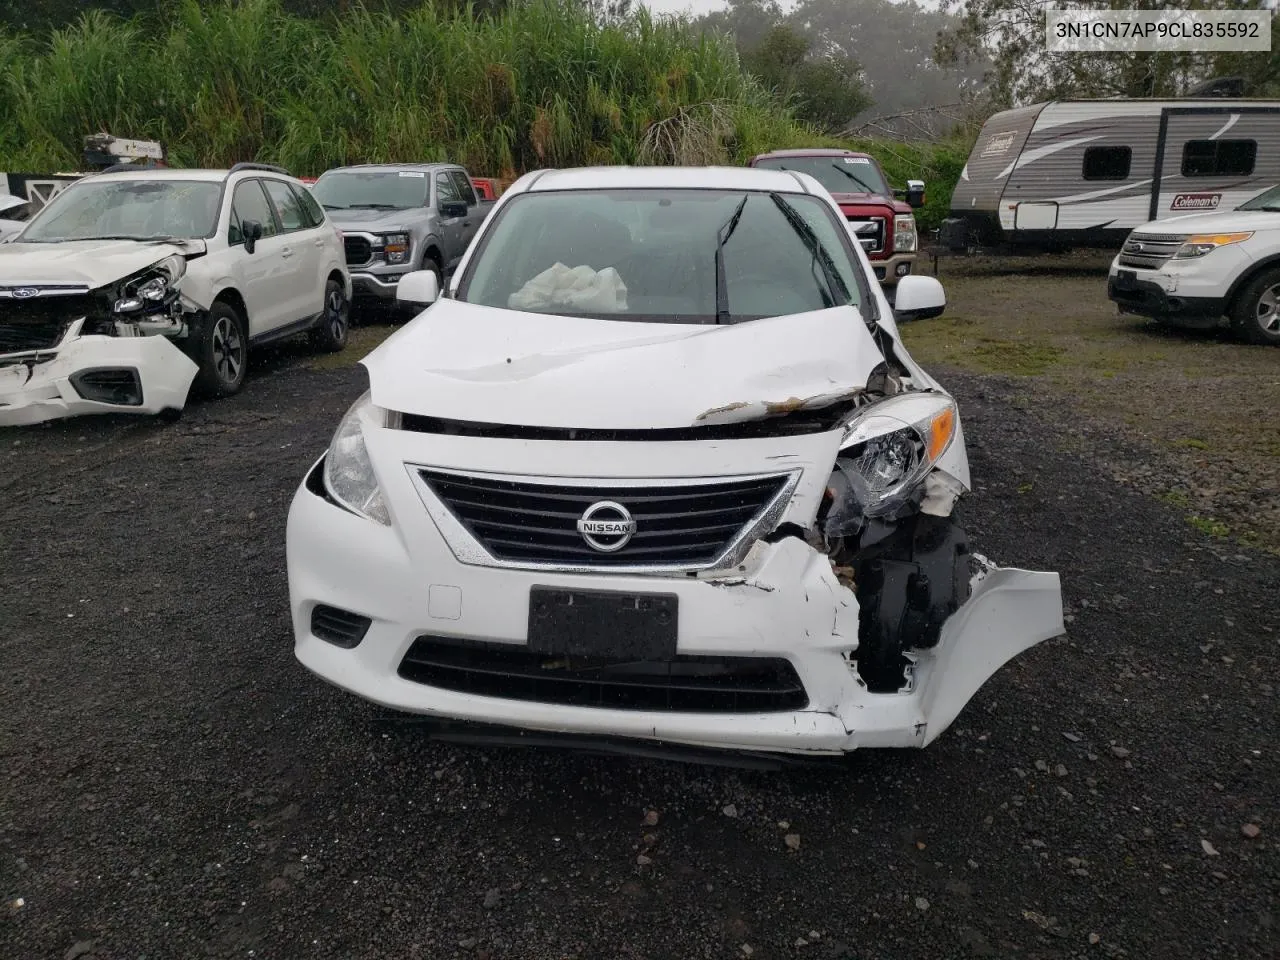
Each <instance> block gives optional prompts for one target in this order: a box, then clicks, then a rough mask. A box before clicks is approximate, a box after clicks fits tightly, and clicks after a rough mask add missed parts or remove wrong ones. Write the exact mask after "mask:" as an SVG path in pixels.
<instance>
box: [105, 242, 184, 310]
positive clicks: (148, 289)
mask: <svg viewBox="0 0 1280 960" xmlns="http://www.w3.org/2000/svg"><path fill="white" fill-rule="evenodd" d="M186 272H187V261H186V258H184V257H180V256H178V255H177V254H176V253H175V254H174V255H173V256H169V257H165V258H164V259H163V260H161V261H160V262H159V263H157V264H154V265H152V266H150V267H147V269H145V270H143V271H141V272H140V273H137V274H135V275H134V276H132V277H129V278H128V279H126V280H125V281H124V282H123V283H121V284H120V288H119V289H120V296H119V298H117V300H116V302H115V305H114V306H113V308H112V309H113V310H114V312H115V313H124V314H129V313H143V312H147V313H154V312H156V311H157V310H158V309H162V308H163V306H164V305H165V304H166V303H167V302H168V301H169V300H170V299H172V297H173V296H174V295H175V293H176V292H177V285H178V281H179V280H181V279H182V277H183V275H184V274H185V273H186Z"/></svg>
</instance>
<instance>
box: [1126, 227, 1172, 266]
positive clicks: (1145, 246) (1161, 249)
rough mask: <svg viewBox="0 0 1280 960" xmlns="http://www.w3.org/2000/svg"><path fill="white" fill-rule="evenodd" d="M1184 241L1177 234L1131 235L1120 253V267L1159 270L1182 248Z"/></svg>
mask: <svg viewBox="0 0 1280 960" xmlns="http://www.w3.org/2000/svg"><path fill="white" fill-rule="evenodd" d="M1184 239H1186V238H1185V237H1183V236H1182V235H1181V234H1176V233H1131V234H1129V239H1128V240H1126V241H1125V242H1124V248H1123V249H1122V250H1121V251H1120V266H1122V267H1136V268H1137V269H1139V270H1159V269H1160V268H1161V267H1162V266H1164V265H1165V263H1166V262H1168V260H1169V258H1171V257H1172V256H1173V255H1174V253H1176V252H1177V250H1178V248H1179V247H1180V246H1182V241H1183V240H1184Z"/></svg>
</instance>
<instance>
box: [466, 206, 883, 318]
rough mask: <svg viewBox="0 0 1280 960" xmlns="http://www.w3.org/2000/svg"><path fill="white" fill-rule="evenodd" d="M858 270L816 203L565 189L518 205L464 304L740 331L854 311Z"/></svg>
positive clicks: (476, 264)
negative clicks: (763, 321)
mask: <svg viewBox="0 0 1280 960" xmlns="http://www.w3.org/2000/svg"><path fill="white" fill-rule="evenodd" d="M858 269H859V268H858V265H857V261H856V260H855V259H854V255H853V254H852V253H851V251H850V249H849V247H848V246H847V234H846V232H845V231H844V230H843V229H842V227H841V225H840V223H839V221H838V220H837V218H836V217H835V215H834V213H833V211H832V210H831V208H830V207H829V206H828V204H827V203H825V202H823V201H822V200H821V199H819V198H818V197H813V196H808V195H805V194H793V193H788V194H769V193H760V192H748V193H744V192H742V191H736V192H734V191H724V190H569V191H560V192H547V193H527V194H522V195H520V196H518V197H514V198H513V199H512V200H511V202H510V203H508V204H507V205H506V206H505V207H504V208H503V210H502V212H501V214H500V219H499V221H498V222H497V223H496V224H494V225H493V227H492V228H491V229H490V230H488V231H486V238H485V239H484V240H483V241H482V244H481V246H480V247H479V248H478V249H477V250H476V252H475V254H474V257H473V260H472V263H471V265H470V267H469V268H468V271H467V276H466V277H465V278H464V280H463V283H462V285H461V286H460V288H459V297H460V298H461V299H464V300H466V301H468V302H470V303H479V304H484V305H485V306H490V307H501V308H505V309H510V310H523V311H526V312H530V313H550V314H557V315H560V316H592V317H602V318H605V319H610V320H637V321H647V322H665V323H708V324H710V323H739V322H742V321H745V320H755V319H759V318H761V317H773V316H781V315H784V314H793V313H806V312H808V311H811V310H823V309H826V308H828V307H832V306H840V305H845V304H852V305H854V306H857V305H858V304H859V303H860V302H861V288H860V287H859V285H858Z"/></svg>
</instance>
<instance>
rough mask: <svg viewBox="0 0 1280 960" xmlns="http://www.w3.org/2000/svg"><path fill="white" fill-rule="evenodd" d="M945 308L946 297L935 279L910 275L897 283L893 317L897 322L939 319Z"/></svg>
mask: <svg viewBox="0 0 1280 960" xmlns="http://www.w3.org/2000/svg"><path fill="white" fill-rule="evenodd" d="M946 308H947V295H946V293H945V292H944V291H943V289H942V284H940V283H939V282H938V281H937V278H935V277H925V276H920V275H912V276H909V277H903V278H902V279H901V280H899V281H898V289H897V290H896V291H895V292H894V298H893V315H894V318H895V319H897V320H898V321H899V322H904V321H907V320H928V319H930V318H932V317H940V316H942V311H943V310H945V309H946Z"/></svg>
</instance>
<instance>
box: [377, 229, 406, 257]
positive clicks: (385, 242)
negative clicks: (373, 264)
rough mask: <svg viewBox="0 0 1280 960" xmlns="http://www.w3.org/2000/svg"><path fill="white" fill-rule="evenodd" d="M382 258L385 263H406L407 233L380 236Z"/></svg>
mask: <svg viewBox="0 0 1280 960" xmlns="http://www.w3.org/2000/svg"><path fill="white" fill-rule="evenodd" d="M382 256H383V258H384V259H385V260H386V261H387V263H408V262H409V235H408V234H407V233H384V234H382Z"/></svg>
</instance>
